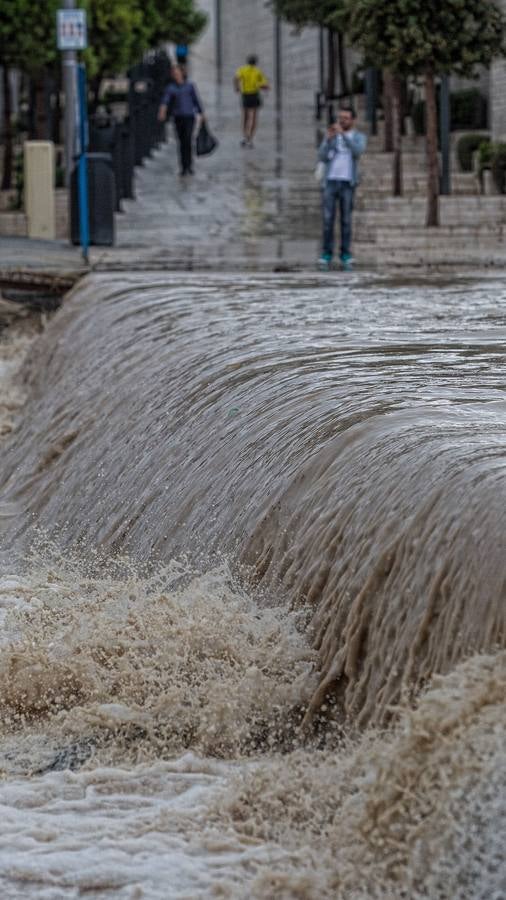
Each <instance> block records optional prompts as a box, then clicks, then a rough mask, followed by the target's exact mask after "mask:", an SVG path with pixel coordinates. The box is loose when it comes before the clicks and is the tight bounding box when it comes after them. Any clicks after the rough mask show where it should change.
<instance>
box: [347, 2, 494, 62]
mask: <svg viewBox="0 0 506 900" xmlns="http://www.w3.org/2000/svg"><path fill="white" fill-rule="evenodd" d="M346 3H347V10H346V12H347V15H346V26H347V32H348V35H349V37H350V39H351V41H352V43H353V44H355V45H356V46H357V47H360V48H361V49H362V50H363V52H364V55H365V57H366V59H367V60H368V62H370V63H372V64H373V65H377V66H379V67H385V68H388V69H390V71H392V72H395V73H397V74H399V75H421V74H425V73H426V72H427V71H428V70H429V69H430V70H432V71H433V72H435V73H437V74H444V73H446V74H450V73H455V74H457V75H464V76H469V75H473V74H474V73H475V70H476V67H477V66H479V65H488V64H489V63H490V62H491V61H492V59H493V58H494V57H495V56H498V55H500V54H501V53H503V52H504V39H505V31H504V16H503V14H502V12H501V10H500V9H499V7H498V6H497V5H496V3H495V2H493V0H444V3H442V2H441V0H423V3H420V0H388V3H378V2H377V0H346Z"/></svg>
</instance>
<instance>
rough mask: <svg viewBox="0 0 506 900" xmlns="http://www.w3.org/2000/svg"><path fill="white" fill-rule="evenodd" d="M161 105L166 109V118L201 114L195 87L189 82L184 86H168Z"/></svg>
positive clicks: (201, 110)
mask: <svg viewBox="0 0 506 900" xmlns="http://www.w3.org/2000/svg"><path fill="white" fill-rule="evenodd" d="M162 103H163V104H164V105H165V106H166V107H167V114H168V116H194V115H196V114H197V113H201V114H202V113H203V112H204V110H203V109H202V104H201V102H200V100H199V96H198V94H197V91H196V90H195V85H194V84H193V82H191V81H185V82H184V84H169V86H168V88H167V90H166V91H165V94H164V95H163V100H162Z"/></svg>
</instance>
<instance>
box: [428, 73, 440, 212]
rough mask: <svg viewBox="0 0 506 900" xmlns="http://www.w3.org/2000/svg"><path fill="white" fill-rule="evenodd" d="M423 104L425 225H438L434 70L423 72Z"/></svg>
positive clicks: (437, 161) (437, 162)
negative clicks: (425, 186)
mask: <svg viewBox="0 0 506 900" xmlns="http://www.w3.org/2000/svg"><path fill="white" fill-rule="evenodd" d="M425 105H426V110H427V165H428V179H427V222H426V224H427V227H428V228H434V227H436V226H438V225H439V159H438V153H437V130H438V129H437V104H436V82H435V79H434V72H433V71H432V70H430V69H429V70H428V71H427V72H426V73H425Z"/></svg>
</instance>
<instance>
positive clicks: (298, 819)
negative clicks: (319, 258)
mask: <svg viewBox="0 0 506 900" xmlns="http://www.w3.org/2000/svg"><path fill="white" fill-rule="evenodd" d="M505 310H506V287H505V284H504V280H503V279H501V278H500V277H495V278H494V277H492V276H487V277H484V278H481V279H479V278H476V279H473V278H470V279H467V280H464V279H462V280H460V279H458V278H452V277H447V278H445V280H444V281H439V282H438V280H437V279H436V278H430V279H425V280H424V279H417V278H413V279H405V278H402V277H399V278H397V279H395V280H392V279H389V278H387V277H381V276H374V277H373V276H368V275H366V274H357V275H346V276H339V275H336V274H335V273H334V274H331V275H328V276H327V275H325V276H318V275H314V274H311V273H309V274H298V275H289V274H286V275H284V274H281V273H280V274H271V275H265V274H264V275H254V274H249V275H246V274H245V275H230V276H229V275H226V274H216V273H214V274H211V273H209V274H191V273H179V274H174V275H168V274H166V273H162V272H157V273H150V272H143V273H137V274H134V273H131V274H125V273H123V274H117V273H116V274H114V273H103V274H95V275H90V276H88V277H87V278H86V279H85V280H84V281H82V282H81V283H80V284H79V285H78V286H77V287H76V288H75V289H74V290H73V292H72V294H71V295H70V297H69V298H68V299H67V300H66V301H65V304H64V306H63V308H62V309H61V310H60V311H59V312H58V313H57V314H56V315H55V316H54V317H53V318H52V320H51V321H50V322H49V323H48V324H47V326H46V327H45V329H44V332H43V334H41V335H40V336H39V337H38V338H37V339H36V340H35V341H34V342H33V343H32V344H31V347H30V352H29V353H28V354H27V359H26V361H25V363H24V364H23V366H22V368H21V371H20V372H17V373H16V372H14V373H13V372H11V369H9V366H7V364H6V366H4V370H2V369H1V368H0V376H1V375H2V371H4V372H7V375H8V378H9V379H10V380H9V391H11V392H14V394H15V396H16V398H18V399H17V400H16V404H14V405H13V406H12V409H10V411H8V412H9V415H8V417H7V418H8V421H9V426H8V427H6V428H5V432H6V433H5V435H4V436H3V437H2V445H1V454H2V465H1V470H0V535H1V547H0V558H1V562H2V567H1V575H0V619H1V623H2V626H1V633H0V774H1V780H0V811H1V824H0V834H1V841H0V893H1V894H2V896H3V897H6V898H8V900H17V898H32V897H34V898H35V897H36V898H43V900H70V898H80V897H88V898H106V897H111V898H114V900H163V898H168V897H170V898H198V897H223V898H244V897H252V898H262V900H264V898H265V900H267V898H287V900H288V898H304V900H305V898H308V900H312V898H314V900H317V898H318V900H320V898H344V900H358V898H376V897H377V898H407V900H411V898H413V900H418V898H430V900H439V898H440V900H447V898H452V900H453V898H459V900H471V898H472V900H477V898H482V900H493V898H494V900H499V898H504V897H505V896H506V881H505V868H504V856H503V853H504V833H505V826H506V796H505V791H504V784H505V781H506V778H505V776H506V764H505V751H504V747H505V737H506V734H505V731H506V728H505V725H506V717H505V713H504V696H505V688H506V651H505V638H506V392H505V381H506V355H505V341H506V313H505ZM9 352H11V351H9ZM6 358H7V357H6ZM9 358H10V357H9ZM11 368H12V367H11ZM7 370H8V371H7ZM7 375H6V376H5V377H7ZM16 392H17V393H16ZM14 394H13V396H14ZM19 398H22V399H19ZM22 401H23V402H24V401H26V402H24V406H23V405H22ZM6 416H7V414H6ZM6 420H7V419H6Z"/></svg>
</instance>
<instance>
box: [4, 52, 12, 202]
mask: <svg viewBox="0 0 506 900" xmlns="http://www.w3.org/2000/svg"><path fill="white" fill-rule="evenodd" d="M2 72H3V89H4V123H3V124H4V137H5V140H4V165H3V175H2V187H1V190H2V191H8V190H10V189H11V187H12V162H13V146H12V145H13V133H12V97H11V84H10V79H9V70H8V68H7V66H3V69H2Z"/></svg>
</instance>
